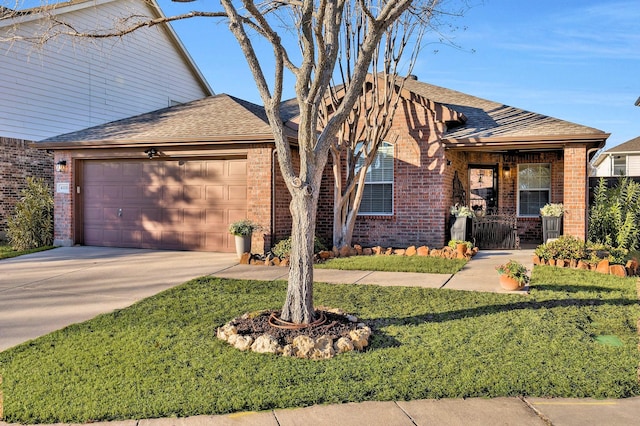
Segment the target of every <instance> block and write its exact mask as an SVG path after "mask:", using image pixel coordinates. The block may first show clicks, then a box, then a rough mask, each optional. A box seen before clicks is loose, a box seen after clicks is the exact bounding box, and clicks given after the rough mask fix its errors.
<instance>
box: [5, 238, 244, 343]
mask: <svg viewBox="0 0 640 426" xmlns="http://www.w3.org/2000/svg"><path fill="white" fill-rule="evenodd" d="M237 263H238V260H237V258H236V256H235V254H228V253H205V252H186V251H164V250H140V249H122V248H105V247H61V248H56V249H53V250H49V251H44V252H40V253H34V254H29V255H26V256H20V257H17V258H13V259H4V260H0V351H3V350H5V349H8V348H10V347H12V346H15V345H17V344H19V343H22V342H25V341H27V340H31V339H34V338H36V337H39V336H42V335H44V334H47V333H50V332H52V331H54V330H58V329H60V328H63V327H66V326H67V325H70V324H73V323H77V322H81V321H86V320H88V319H91V318H93V317H95V316H96V315H99V314H102V313H106V312H111V311H113V310H114V309H121V308H125V307H127V306H129V305H131V304H133V303H134V302H136V301H138V300H141V299H144V298H145V297H149V296H152V295H154V294H156V293H158V292H161V291H163V290H166V289H168V288H171V287H173V286H176V285H178V284H181V283H183V282H185V281H188V280H190V279H192V278H196V277H199V276H203V275H210V274H215V273H219V272H221V271H224V270H225V269H227V268H230V267H232V266H233V265H236V264H237Z"/></svg>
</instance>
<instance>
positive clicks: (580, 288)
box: [530, 284, 621, 293]
mask: <svg viewBox="0 0 640 426" xmlns="http://www.w3.org/2000/svg"><path fill="white" fill-rule="evenodd" d="M530 289H531V290H534V289H535V290H539V291H549V292H561V293H562V292H564V293H580V292H588V293H612V292H614V291H617V292H620V291H621V289H619V288H615V287H604V286H598V285H593V286H589V285H584V284H583V285H570V284H561V285H558V284H535V285H532V286H531V287H530Z"/></svg>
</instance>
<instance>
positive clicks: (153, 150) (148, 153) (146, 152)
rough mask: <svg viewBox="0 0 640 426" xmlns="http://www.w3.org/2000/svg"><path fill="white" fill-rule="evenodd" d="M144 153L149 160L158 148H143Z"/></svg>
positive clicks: (156, 153) (156, 152)
mask: <svg viewBox="0 0 640 426" xmlns="http://www.w3.org/2000/svg"><path fill="white" fill-rule="evenodd" d="M144 153H145V154H147V157H149V160H151V159H152V158H153V157H155V156H156V155H158V150H157V149H155V148H149V149H145V150H144Z"/></svg>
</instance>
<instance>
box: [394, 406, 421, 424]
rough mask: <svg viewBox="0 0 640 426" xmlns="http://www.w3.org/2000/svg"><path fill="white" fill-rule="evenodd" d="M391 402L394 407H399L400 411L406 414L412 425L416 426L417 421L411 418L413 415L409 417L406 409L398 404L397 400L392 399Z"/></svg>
mask: <svg viewBox="0 0 640 426" xmlns="http://www.w3.org/2000/svg"><path fill="white" fill-rule="evenodd" d="M393 403H394V404H395V405H396V407H398V408H399V409H400V411H402V412H403V413H404V415H405V416H407V418H408V419H409V420H411V423H413V424H414V425H416V426H418V423H416V421H415V420H414V419H413V417H411V415H410V414H409V413H407V412H406V410H405V409H404V408H402V407H401V406H400V404H398V401H393Z"/></svg>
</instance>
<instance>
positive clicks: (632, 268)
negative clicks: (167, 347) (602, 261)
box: [625, 259, 638, 275]
mask: <svg viewBox="0 0 640 426" xmlns="http://www.w3.org/2000/svg"><path fill="white" fill-rule="evenodd" d="M625 268H627V274H628V275H638V261H637V260H636V259H630V260H628V261H627V264H626V265H625Z"/></svg>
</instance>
